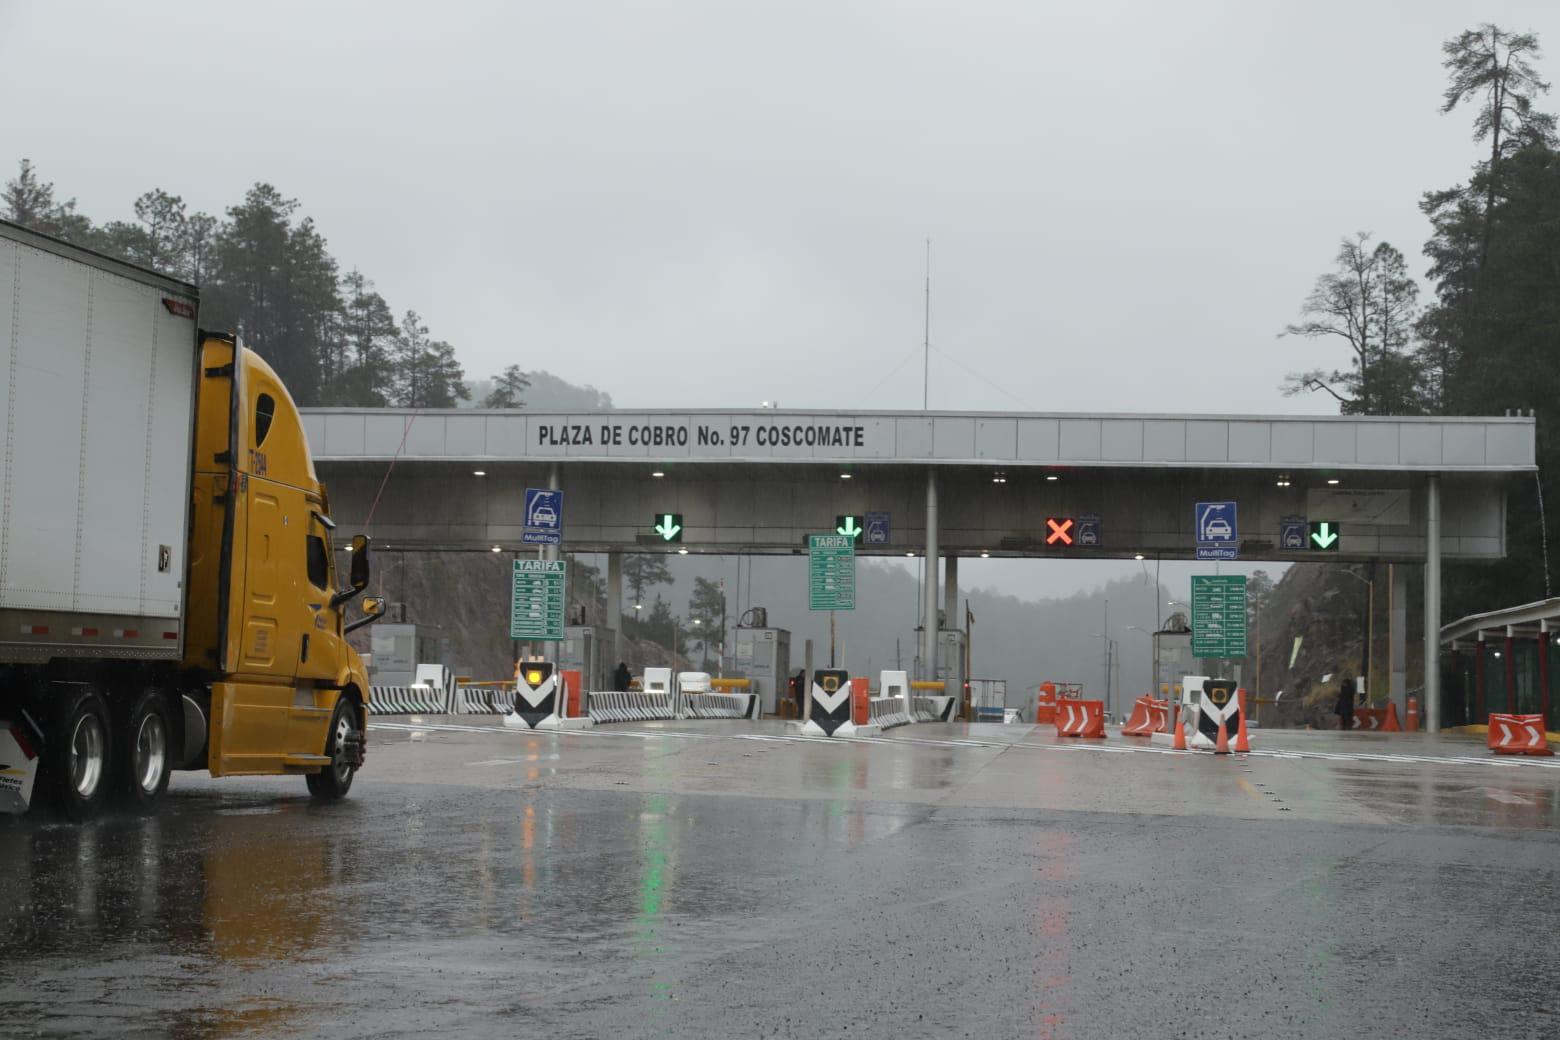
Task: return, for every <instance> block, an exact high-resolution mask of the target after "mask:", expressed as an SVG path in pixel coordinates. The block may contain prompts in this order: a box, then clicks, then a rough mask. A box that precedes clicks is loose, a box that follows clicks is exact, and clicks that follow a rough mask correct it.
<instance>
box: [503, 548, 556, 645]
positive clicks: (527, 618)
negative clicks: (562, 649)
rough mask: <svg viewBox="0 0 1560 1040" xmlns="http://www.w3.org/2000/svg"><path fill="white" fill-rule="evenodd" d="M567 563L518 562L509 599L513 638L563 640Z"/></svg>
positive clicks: (510, 633)
mask: <svg viewBox="0 0 1560 1040" xmlns="http://www.w3.org/2000/svg"><path fill="white" fill-rule="evenodd" d="M568 576H569V565H568V563H567V562H566V561H564V560H516V561H515V570H514V585H513V587H512V589H511V592H510V597H509V638H510V639H533V640H538V641H561V640H562V639H563V614H564V600H565V598H566V596H567V590H568V587H569V582H568Z"/></svg>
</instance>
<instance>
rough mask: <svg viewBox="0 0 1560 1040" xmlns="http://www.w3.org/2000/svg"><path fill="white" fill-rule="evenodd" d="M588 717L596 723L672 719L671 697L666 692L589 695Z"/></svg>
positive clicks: (668, 692)
mask: <svg viewBox="0 0 1560 1040" xmlns="http://www.w3.org/2000/svg"><path fill="white" fill-rule="evenodd" d="M590 717H591V721H593V722H597V723H602V722H650V721H653V720H656V719H670V718H672V717H673V715H672V695H671V692H670V691H667V690H659V691H654V692H649V693H642V692H639V691H635V692H632V693H619V692H615V691H611V692H607V693H593V694H591V695H590Z"/></svg>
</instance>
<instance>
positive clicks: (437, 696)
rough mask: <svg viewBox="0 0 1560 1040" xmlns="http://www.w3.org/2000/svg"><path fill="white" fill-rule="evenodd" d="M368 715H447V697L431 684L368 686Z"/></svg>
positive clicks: (448, 712)
mask: <svg viewBox="0 0 1560 1040" xmlns="http://www.w3.org/2000/svg"><path fill="white" fill-rule="evenodd" d="M368 713H369V714H370V715H448V714H450V703H449V699H448V698H447V697H446V696H445V693H444V691H443V690H436V689H434V688H433V687H431V686H370V687H369V689H368Z"/></svg>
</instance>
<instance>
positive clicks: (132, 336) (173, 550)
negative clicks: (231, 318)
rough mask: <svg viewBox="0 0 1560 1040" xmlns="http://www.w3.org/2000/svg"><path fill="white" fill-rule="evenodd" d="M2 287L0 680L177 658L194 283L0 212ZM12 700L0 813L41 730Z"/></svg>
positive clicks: (26, 791) (18, 802) (32, 760)
mask: <svg viewBox="0 0 1560 1040" xmlns="http://www.w3.org/2000/svg"><path fill="white" fill-rule="evenodd" d="M0 289H3V291H0V407H3V409H4V422H3V423H0V679H4V680H5V681H6V682H7V684H8V685H11V686H14V685H16V684H18V683H20V682H21V681H23V680H24V678H25V676H24V675H23V672H22V669H24V668H26V667H27V666H40V665H43V664H45V663H49V664H50V665H51V666H53V667H55V668H56V671H57V674H56V677H58V678H64V679H68V678H69V677H70V673H69V669H68V668H65V669H59V667H58V666H59V663H60V662H70V661H73V660H74V661H102V660H111V661H117V662H135V661H143V662H177V661H178V660H179V659H180V657H181V655H182V653H183V647H184V629H183V624H182V622H183V618H184V603H185V589H184V577H185V573H186V560H185V554H186V546H187V545H188V544H189V538H188V526H189V516H190V488H191V480H192V473H191V462H192V457H193V456H192V451H191V446H192V443H193V438H194V417H195V407H194V401H195V393H196V379H197V359H198V355H199V342H198V339H197V332H196V321H195V317H196V306H197V296H196V290H195V288H194V286H191V285H187V284H185V283H183V282H179V281H176V280H174V279H171V278H165V277H162V276H159V275H156V274H153V273H151V272H148V271H143V270H140V269H138V268H135V267H132V266H130V265H128V264H123V263H119V262H118V261H115V260H111V259H109V258H107V257H102V256H98V255H96V254H94V253H90V252H87V251H85V250H76V249H72V248H70V247H68V246H64V245H63V244H61V243H59V242H55V241H53V240H51V239H47V238H44V237H42V236H38V235H34V234H33V233H31V232H29V231H26V230H25V229H22V228H19V227H16V226H14V225H10V224H3V223H0ZM8 669H9V670H8ZM14 714H16V715H17V716H18V717H17V718H15V719H13V721H12V722H11V723H10V725H8V726H6V727H4V731H3V732H0V811H3V810H9V811H17V810H18V809H19V808H20V807H25V805H26V803H27V800H28V797H29V796H30V794H31V789H32V786H33V781H34V774H35V772H36V769H37V765H38V756H37V754H36V750H37V748H38V747H39V746H40V745H41V743H42V730H41V725H42V722H41V720H36V719H32V718H30V717H28V715H27V713H25V712H18V713H14ZM82 739H83V740H87V741H88V742H90V741H91V739H92V735H91V734H90V733H89V734H84V735H83V738H82ZM98 739H106V735H102V734H99V735H98ZM90 757H91V756H89V758H90ZM97 758H98V759H99V760H102V759H103V758H104V756H102V755H99V756H97Z"/></svg>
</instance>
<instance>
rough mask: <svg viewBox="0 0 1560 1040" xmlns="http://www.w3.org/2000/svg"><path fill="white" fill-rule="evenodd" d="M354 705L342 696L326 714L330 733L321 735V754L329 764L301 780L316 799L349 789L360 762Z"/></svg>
mask: <svg viewBox="0 0 1560 1040" xmlns="http://www.w3.org/2000/svg"><path fill="white" fill-rule="evenodd" d="M357 724H358V713H357V707H356V706H355V705H354V704H353V703H352V701H351V700H349V699H347V698H346V697H340V698H338V699H337V700H336V710H335V711H333V712H332V713H331V716H330V732H329V733H328V734H326V736H325V754H326V755H328V756H329V757H330V765H328V766H326V767H325V768H324V769H321V770H320V771H319V772H318V773H310V774H309V775H308V776H306V777H304V779H305V780H306V781H307V782H308V784H309V793H310V794H311V795H313V796H314V800H315V801H317V802H334V801H337V800H338V799H341V798H345V797H346V796H347V792H348V791H350V790H352V778H353V777H354V776H356V775H357V768H358V763H359V762H361V761H362V755H361V752H362V743H363V731H362V730H360V729H358V728H357Z"/></svg>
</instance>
